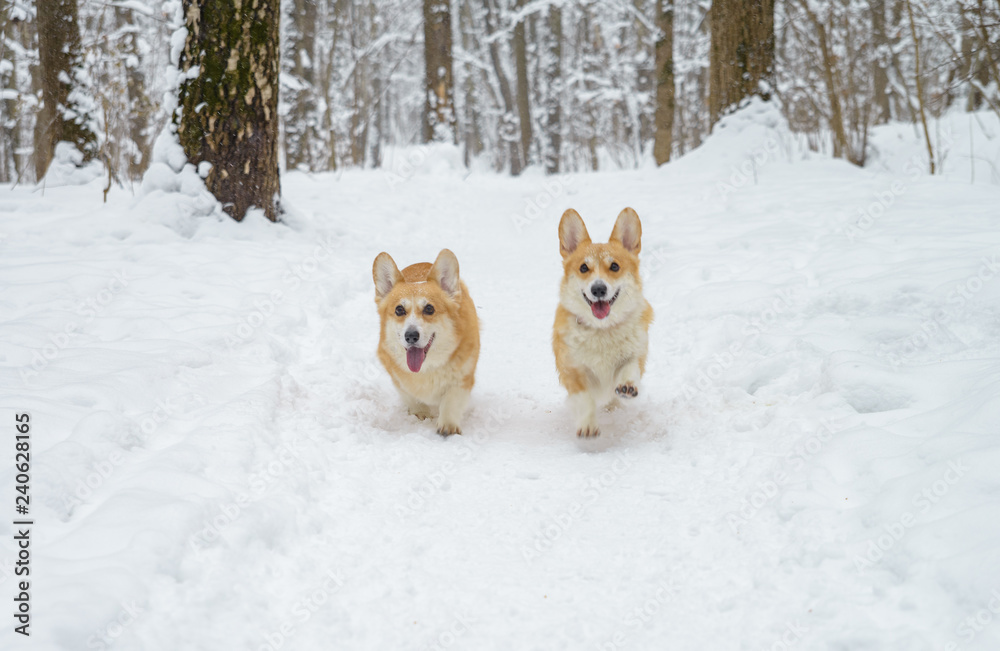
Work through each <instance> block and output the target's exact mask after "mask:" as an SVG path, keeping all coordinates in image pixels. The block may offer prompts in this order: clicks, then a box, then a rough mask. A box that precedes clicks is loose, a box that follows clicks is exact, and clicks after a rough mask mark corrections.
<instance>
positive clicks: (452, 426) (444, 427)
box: [438, 423, 462, 436]
mask: <svg viewBox="0 0 1000 651" xmlns="http://www.w3.org/2000/svg"><path fill="white" fill-rule="evenodd" d="M461 433H462V428H461V427H459V426H458V424H457V423H443V424H441V425H438V434H440V435H441V436H451V435H452V434H461Z"/></svg>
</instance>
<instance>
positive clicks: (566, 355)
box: [552, 208, 653, 437]
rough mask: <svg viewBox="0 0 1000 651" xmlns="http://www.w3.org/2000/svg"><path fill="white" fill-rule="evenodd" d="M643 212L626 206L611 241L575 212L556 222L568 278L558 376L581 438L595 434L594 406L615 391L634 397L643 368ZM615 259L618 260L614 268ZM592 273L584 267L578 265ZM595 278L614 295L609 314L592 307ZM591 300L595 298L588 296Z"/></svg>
mask: <svg viewBox="0 0 1000 651" xmlns="http://www.w3.org/2000/svg"><path fill="white" fill-rule="evenodd" d="M641 237H642V225H641V223H640V222H639V216H638V215H637V214H636V212H635V211H634V210H632V209H631V208H626V209H625V210H623V211H622V212H621V213H620V214H619V215H618V219H617V221H616V222H615V227H614V230H612V232H611V238H610V239H609V241H608V243H607V244H594V243H593V242H591V241H590V235H589V234H588V233H587V227H586V226H585V225H584V223H583V220H582V219H581V218H580V215H579V214H578V213H577V212H576V211H575V210H572V209H570V210H567V211H566V212H565V213H563V216H562V219H561V220H560V222H559V249H560V252H561V253H562V257H563V280H562V285H561V287H560V292H559V307H558V308H556V319H555V324H554V325H553V328H552V349H553V351H554V352H555V356H556V368H557V370H558V371H559V381H560V382H561V383H562V385H563V386H564V387H566V390H567V391H568V392H569V397H570V403H571V407H572V408H573V411H574V412H575V416H576V421H577V422H576V427H577V436H584V437H589V436H597V435H599V434H600V430H599V428H598V425H597V409H598V408H599V407H603V406H605V405H607V404H608V403H610V402H611V401H613V400H614V399H615V396H616V394H617V396H619V397H622V398H634V397H635V396H637V395H638V394H639V379H640V378H641V377H642V374H643V372H645V370H646V354H647V351H648V347H649V344H648V341H649V337H648V332H649V325H650V323H652V321H653V308H652V306H650V304H649V302H648V301H646V299H645V298H644V297H643V295H642V280H641V279H640V278H639V251H640V249H641V248H642V245H641ZM612 263H616V264H617V265H618V270H617V271H612V270H611V265H612ZM584 264H586V265H587V268H588V269H587V271H586V272H582V271H581V265H584ZM598 279H600V280H602V281H604V283H605V284H606V285H607V286H608V287H609V296H611V295H615V296H616V299H615V300H614V301H613V302H612V303H611V307H610V312H609V313H608V315H607V316H606V317H605V318H603V319H599V318H597V316H595V314H594V313H593V312H592V310H591V307H590V303H589V302H588V300H589V299H588V294H587V290H588V288H590V287H591V286H592V285H593V283H594V282H595V281H597V280H598ZM591 302H593V301H591Z"/></svg>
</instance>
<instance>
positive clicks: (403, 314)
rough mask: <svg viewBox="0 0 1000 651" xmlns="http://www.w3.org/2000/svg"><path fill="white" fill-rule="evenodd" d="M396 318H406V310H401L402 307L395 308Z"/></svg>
mask: <svg viewBox="0 0 1000 651" xmlns="http://www.w3.org/2000/svg"><path fill="white" fill-rule="evenodd" d="M396 316H406V310H405V309H403V306H402V305H397V306H396Z"/></svg>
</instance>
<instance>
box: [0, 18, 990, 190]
mask: <svg viewBox="0 0 1000 651" xmlns="http://www.w3.org/2000/svg"><path fill="white" fill-rule="evenodd" d="M196 4H197V5H199V6H200V5H201V4H203V3H193V2H184V3H181V2H178V1H166V2H162V3H159V2H132V1H127V2H91V1H86V0H84V1H81V2H79V3H77V2H75V1H73V0H39V2H37V3H31V2H22V1H20V0H4V2H3V10H2V14H0V20H2V21H3V22H2V33H3V43H2V49H0V84H2V87H3V89H4V90H3V98H2V101H3V104H2V108H3V111H2V132H0V181H4V182H10V181H18V182H22V183H31V182H34V181H37V180H39V179H40V178H41V177H42V176H43V175H44V172H45V170H46V167H47V164H48V161H49V160H50V159H51V157H52V151H53V148H54V144H55V142H57V141H58V138H53V135H52V133H53V127H52V126H51V123H52V122H53V120H56V119H60V120H66V121H67V122H70V123H72V124H74V125H76V126H75V127H74V129H75V131H74V133H73V134H71V135H70V136H67V137H66V138H63V139H68V140H70V141H72V142H76V144H77V145H78V146H79V148H81V149H82V151H83V154H84V156H85V157H86V158H88V159H97V160H99V161H100V162H101V163H102V164H103V165H104V166H105V168H106V172H107V176H108V181H109V183H114V184H119V185H127V184H130V183H134V182H136V181H137V180H139V179H140V178H141V177H142V174H143V172H144V171H145V169H146V167H147V166H148V164H149V160H150V151H151V148H152V144H153V141H154V139H155V137H156V135H157V134H158V133H159V132H160V131H161V130H162V129H163V127H164V125H165V124H166V123H168V122H170V121H171V120H173V119H175V118H174V117H173V115H172V112H173V108H174V107H175V105H176V104H175V103H174V102H172V101H171V100H170V99H167V100H165V99H164V98H165V97H166V96H175V95H176V94H177V88H176V81H175V80H174V79H173V78H172V77H171V76H170V75H166V74H164V71H165V70H166V69H167V68H168V66H171V65H177V63H178V61H177V59H180V58H181V57H179V54H180V52H179V48H178V47H177V43H176V41H175V40H172V39H176V38H177V34H178V32H177V29H178V28H179V27H181V26H182V23H183V22H184V21H183V19H182V16H183V15H190V14H189V13H187V12H188V10H187V8H188V7H189V6H194V5H196ZM239 4H240V3H239V2H236V3H235V6H239ZM225 5H227V3H226V2H224V1H222V0H219V1H217V2H213V3H206V4H205V7H206V9H205V20H206V21H207V20H211V19H213V18H212V15H211V13H210V12H211V11H217V12H219V15H220V16H221V15H224V14H225V11H226V9H225V8H224V6H225ZM264 6H266V7H267V11H268V13H267V17H266V19H264V20H265V21H268V23H269V26H268V29H270V30H274V29H277V30H278V31H279V32H280V47H277V48H275V49H274V51H273V52H271V51H268V52H267V56H268V57H270V58H272V59H273V60H277V61H280V85H279V87H280V90H279V92H278V95H277V98H276V101H277V104H276V106H277V114H278V117H279V120H278V130H279V131H278V135H277V138H278V142H277V154H278V156H279V158H280V161H281V165H282V166H283V168H285V169H295V170H308V171H313V172H319V171H330V170H341V169H344V168H377V167H379V166H380V165H382V164H383V161H384V159H385V156H386V152H387V151H389V150H391V149H392V148H400V147H405V146H407V145H412V144H415V143H420V142H428V141H432V140H434V141H443V142H452V143H455V144H457V145H458V146H459V147H460V148H461V152H462V158H463V161H464V163H465V165H466V166H469V167H476V168H482V169H492V170H495V171H497V172H501V173H509V174H511V175H515V176H516V175H518V174H520V173H521V171H522V170H524V169H525V168H526V167H529V166H532V165H537V166H539V167H541V168H544V170H545V171H546V172H547V173H557V172H566V171H583V170H592V171H598V170H609V169H630V168H635V167H637V166H639V165H641V164H642V163H643V161H646V160H650V159H654V160H655V161H656V163H657V164H661V163H663V162H665V161H667V160H670V159H671V158H673V157H677V156H683V155H684V154H685V153H687V152H689V151H691V150H692V149H694V148H696V147H698V145H699V144H700V143H701V142H702V141H703V139H704V138H705V137H706V135H707V134H708V133H709V132H710V131H711V129H712V125H713V123H714V122H715V120H717V119H718V117H719V116H720V115H721V114H724V113H725V112H726V111H728V110H730V109H732V108H733V107H734V106H736V105H737V104H738V103H739V101H740V100H741V99H742V98H743V96H745V95H751V94H760V95H762V96H764V97H774V98H776V99H777V100H778V101H779V102H780V107H781V110H782V112H783V114H784V115H785V117H786V118H787V119H788V122H789V125H790V126H791V128H792V129H793V131H794V132H795V133H797V134H801V136H802V137H803V138H805V139H806V140H807V141H808V144H809V147H810V148H812V149H814V150H816V151H821V152H829V153H830V154H832V155H833V156H835V157H840V158H844V159H846V160H848V161H850V162H852V163H854V164H857V165H862V166H863V165H864V164H865V161H866V155H867V148H868V146H869V133H870V130H871V129H872V127H874V126H877V125H880V124H884V123H886V122H888V121H890V120H899V121H906V122H911V123H914V124H915V125H919V126H920V128H921V129H922V130H923V132H924V134H925V138H926V141H927V149H928V161H927V162H928V165H931V166H933V165H934V163H935V162H936V159H937V158H938V157H939V156H940V155H941V154H940V152H935V151H934V138H935V134H933V133H930V132H929V131H928V126H927V124H928V120H932V119H933V118H935V117H938V116H940V115H942V114H944V113H945V112H947V111H950V110H956V109H958V110H964V111H972V110H977V109H981V108H988V109H990V110H993V111H1000V99H998V87H1000V28H998V24H1000V23H998V21H1000V6H998V5H997V3H995V2H991V1H989V0H947V1H945V0H872V1H870V2H858V1H852V0H843V1H837V0H834V1H817V0H808V1H807V0H777V1H775V0H769V1H764V2H751V3H740V2H727V1H724V0H720V1H718V2H709V1H708V0H705V1H688V0H612V1H606V2H598V1H592V0H474V1H465V0H461V1H456V2H441V1H436V2H435V1H431V0H426V1H425V2H424V3H423V6H422V7H421V6H419V3H413V2H402V1H400V2H397V1H394V0H329V1H327V0H286V1H285V2H283V3H281V6H280V8H279V7H278V3H277V2H267V3H264ZM754 12H756V17H755V18H754V20H755V21H757V20H760V21H762V22H759V24H758V23H757V22H754V23H748V20H749V17H750V15H751V14H753V13H754ZM253 20H254V22H257V23H258V26H257V27H255V28H254V29H259V28H260V23H261V22H263V21H262V19H261V18H259V17H256V18H253ZM270 22H273V23H280V24H279V25H271V24H270ZM747 24H754V25H757V27H755V29H754V30H753V31H752V32H748V33H745V34H743V35H742V36H741V35H739V34H737V32H738V31H739V30H740V29H742V27H743V26H744V25H747ZM188 27H191V25H188ZM185 29H186V28H185ZM758 29H759V31H757V30H758ZM236 34H238V32H236ZM180 37H181V38H183V34H181V36H180ZM224 38H225V37H224V36H220V38H219V40H218V41H216V42H215V45H217V46H219V47H220V48H226V47H227V46H226V44H225V43H224V42H223V41H224ZM734 39H735V40H734ZM740 39H745V41H746V43H744V44H742V45H739V44H737V41H738V40H740ZM172 44H173V45H172ZM54 46H55V47H62V48H63V51H64V52H65V56H62V57H59V56H56V55H54V54H53V53H52V52H51V51H50V50H51V48H52V47H54ZM172 47H173V50H172ZM741 48H746V50H743V49H741ZM744 51H746V52H749V53H750V54H749V55H747V56H748V58H749V59H750V61H751V63H752V65H751V66H749V67H747V61H745V60H741V58H740V57H742V56H744V55H743V54H738V53H742V52H744ZM755 57H756V58H758V59H759V61H758V62H757V63H753V59H754V58H755ZM270 63H272V62H268V64H269V65H270ZM182 66H184V67H185V69H190V61H188V60H186V59H185V60H184V63H183V64H182ZM754 66H756V68H754ZM751 68H753V69H751ZM730 69H733V70H736V72H730V71H729V70H730ZM744 74H746V75H750V76H751V77H752V79H749V78H748V79H747V80H746V81H745V82H744V83H743V86H744V87H743V88H741V89H740V90H739V92H738V93H731V91H730V90H727V88H726V87H727V84H731V83H732V79H739V78H740V76H741V75H744ZM726 75H731V76H729V77H727V76H726ZM737 85H739V84H737ZM46 98H52V99H50V100H49V101H46ZM54 102H59V108H58V109H55V108H54V107H53V106H52V105H53V103H54ZM177 119H180V118H177Z"/></svg>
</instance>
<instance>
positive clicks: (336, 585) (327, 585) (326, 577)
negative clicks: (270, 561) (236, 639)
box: [257, 570, 344, 651]
mask: <svg viewBox="0 0 1000 651" xmlns="http://www.w3.org/2000/svg"><path fill="white" fill-rule="evenodd" d="M342 587H344V580H343V577H342V574H341V573H339V572H336V571H334V570H327V571H326V572H325V573H324V574H323V582H322V583H321V584H320V585H319V586H317V587H316V588H313V589H311V590H310V591H309V592H308V594H306V595H305V596H304V597H302V598H300V599H299V600H298V601H296V602H295V603H294V604H292V607H291V608H290V609H289V610H290V616H289V621H286V622H285V623H283V624H281V625H280V626H278V628H277V629H275V630H272V631H267V632H265V633H262V634H261V635H262V637H263V638H264V643H263V644H261V645H260V646H258V647H257V651H278V649H282V648H284V647H285V643H287V642H288V641H289V640H291V639H292V638H293V637H295V634H296V633H298V629H297V628H296V625H297V626H303V625H304V624H305V623H306V622H308V621H309V620H310V619H312V616H313V615H315V614H316V613H317V612H319V610H320V609H321V608H323V606H325V605H326V603H327V602H328V601H330V599H331V597H333V596H334V595H335V594H336V593H337V592H339V591H340V589H341V588H342ZM289 648H291V647H289Z"/></svg>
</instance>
